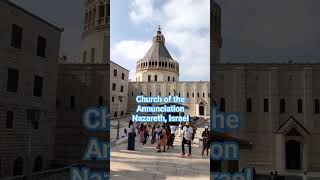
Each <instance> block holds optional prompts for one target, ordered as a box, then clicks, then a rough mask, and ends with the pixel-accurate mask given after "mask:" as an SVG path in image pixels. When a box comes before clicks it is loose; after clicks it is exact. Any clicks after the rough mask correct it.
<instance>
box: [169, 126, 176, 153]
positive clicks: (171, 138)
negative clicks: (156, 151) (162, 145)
mask: <svg viewBox="0 0 320 180" xmlns="http://www.w3.org/2000/svg"><path fill="white" fill-rule="evenodd" d="M176 129H177V126H176V125H174V124H172V125H171V126H170V134H169V137H168V144H167V145H168V149H169V148H170V147H171V148H173V142H174V138H175V135H176Z"/></svg>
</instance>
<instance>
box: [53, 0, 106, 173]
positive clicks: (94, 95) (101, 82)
mask: <svg viewBox="0 0 320 180" xmlns="http://www.w3.org/2000/svg"><path fill="white" fill-rule="evenodd" d="M84 5H85V15H84V28H83V33H82V37H81V54H80V56H79V58H76V59H68V58H66V59H64V60H61V61H60V63H59V74H58V88H57V104H58V109H57V110H58V118H57V133H56V144H55V161H54V163H53V164H54V165H55V166H57V167H61V166H66V165H70V164H72V163H76V162H81V159H82V156H83V154H84V150H85V147H86V145H87V142H88V138H89V137H91V136H95V137H97V138H98V139H99V140H100V141H102V142H108V141H109V133H108V132H92V131H87V130H85V128H84V127H83V125H82V121H81V119H82V114H83V112H84V111H85V109H87V108H89V107H102V106H105V107H107V108H109V107H110V73H111V72H110V68H111V67H110V66H111V65H110V50H109V49H110V42H109V39H110V24H109V21H110V2H109V1H108V0H86V1H85V4H84ZM83 163H85V164H86V165H87V166H88V167H91V168H94V169H101V170H102V169H103V170H106V168H108V164H109V162H108V161H99V162H96V163H90V162H83Z"/></svg>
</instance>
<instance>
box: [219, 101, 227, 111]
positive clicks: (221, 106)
mask: <svg viewBox="0 0 320 180" xmlns="http://www.w3.org/2000/svg"><path fill="white" fill-rule="evenodd" d="M225 106H226V102H225V100H224V98H220V112H225V110H226V109H225Z"/></svg>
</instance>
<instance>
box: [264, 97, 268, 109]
mask: <svg viewBox="0 0 320 180" xmlns="http://www.w3.org/2000/svg"><path fill="white" fill-rule="evenodd" d="M263 111H264V112H269V100H268V99H267V98H264V99H263Z"/></svg>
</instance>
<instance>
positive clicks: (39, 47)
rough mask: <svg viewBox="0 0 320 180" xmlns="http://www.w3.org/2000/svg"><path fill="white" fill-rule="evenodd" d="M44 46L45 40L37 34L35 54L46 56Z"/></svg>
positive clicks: (45, 44) (45, 46) (45, 45)
mask: <svg viewBox="0 0 320 180" xmlns="http://www.w3.org/2000/svg"><path fill="white" fill-rule="evenodd" d="M46 48H47V40H46V39H45V38H44V37H42V36H38V45H37V56H40V57H46Z"/></svg>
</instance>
